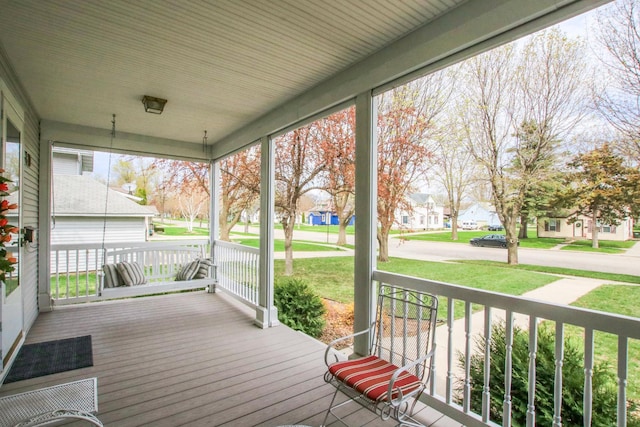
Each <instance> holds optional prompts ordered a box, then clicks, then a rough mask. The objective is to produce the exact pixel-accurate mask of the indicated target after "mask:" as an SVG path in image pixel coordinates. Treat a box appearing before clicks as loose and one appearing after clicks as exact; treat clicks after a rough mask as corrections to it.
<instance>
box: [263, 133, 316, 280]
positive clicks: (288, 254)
mask: <svg viewBox="0 0 640 427" xmlns="http://www.w3.org/2000/svg"><path fill="white" fill-rule="evenodd" d="M320 140H321V135H320V133H319V131H318V124H317V122H314V123H311V124H309V125H306V126H303V127H300V128H297V129H295V130H293V131H291V132H287V133H286V134H284V135H282V136H280V137H278V138H276V139H275V179H276V194H275V207H276V213H277V214H278V216H279V217H280V223H281V224H282V229H283V231H284V250H285V270H284V274H285V275H287V276H290V275H291V274H293V246H292V244H293V227H294V225H295V222H296V218H297V216H298V209H299V206H298V203H299V202H300V198H301V197H302V195H304V194H306V193H307V192H309V191H311V190H312V189H316V188H319V187H318V185H317V178H318V175H319V174H320V173H321V172H323V171H324V170H325V164H324V157H323V156H322V154H321V152H320V151H321V150H320Z"/></svg>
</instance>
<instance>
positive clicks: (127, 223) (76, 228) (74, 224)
mask: <svg viewBox="0 0 640 427" xmlns="http://www.w3.org/2000/svg"><path fill="white" fill-rule="evenodd" d="M51 227H52V230H51V242H52V243H53V244H81V243H102V242H103V240H104V243H112V242H144V241H146V235H145V233H146V222H145V218H143V217H137V218H131V217H127V218H125V217H123V218H109V219H107V221H106V228H105V220H104V218H87V217H84V218H83V217H66V216H65V217H56V218H55V225H54V224H52V226H51ZM103 229H104V239H103Z"/></svg>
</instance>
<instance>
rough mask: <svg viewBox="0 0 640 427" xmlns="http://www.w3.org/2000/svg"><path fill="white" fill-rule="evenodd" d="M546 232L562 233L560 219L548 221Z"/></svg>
mask: <svg viewBox="0 0 640 427" xmlns="http://www.w3.org/2000/svg"><path fill="white" fill-rule="evenodd" d="M544 231H553V232H556V233H557V232H559V231H560V220H559V219H555V218H554V219H549V220H547V221H545V222H544Z"/></svg>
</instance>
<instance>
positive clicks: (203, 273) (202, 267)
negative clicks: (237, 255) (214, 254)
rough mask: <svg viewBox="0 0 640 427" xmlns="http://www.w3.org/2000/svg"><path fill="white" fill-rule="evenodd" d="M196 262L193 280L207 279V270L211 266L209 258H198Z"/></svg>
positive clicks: (211, 262)
mask: <svg viewBox="0 0 640 427" xmlns="http://www.w3.org/2000/svg"><path fill="white" fill-rule="evenodd" d="M198 261H199V263H198V270H197V271H196V274H195V276H193V278H194V279H206V278H207V277H209V268H210V267H211V266H212V265H213V261H212V260H211V258H200V259H199V260H198Z"/></svg>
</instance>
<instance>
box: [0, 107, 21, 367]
mask: <svg viewBox="0 0 640 427" xmlns="http://www.w3.org/2000/svg"><path fill="white" fill-rule="evenodd" d="M1 102H2V104H1V105H2V112H3V114H2V120H1V121H0V123H1V126H2V151H1V155H2V159H1V160H2V162H1V163H0V164H1V167H2V169H4V173H3V176H4V177H6V178H8V179H10V180H11V182H8V183H7V184H8V188H7V190H6V191H7V192H8V193H9V195H8V196H5V197H3V199H5V200H7V201H8V202H9V204H13V203H17V204H18V209H12V210H9V211H6V212H4V216H5V217H6V219H7V220H8V224H11V225H13V226H15V227H18V228H20V226H21V218H20V217H21V215H20V212H21V206H20V204H21V201H22V200H21V197H20V194H21V191H20V183H21V169H22V168H21V164H22V156H21V152H22V150H21V145H20V137H21V135H22V126H23V121H22V119H21V116H20V115H19V114H18V113H17V111H16V110H15V107H14V106H13V105H12V104H11V103H10V102H9V101H8V99H7V97H6V96H3V97H2V100H1ZM5 249H6V251H7V254H6V256H7V257H13V258H15V259H16V260H17V261H18V262H17V263H16V264H14V265H13V268H14V271H11V272H6V273H5V280H4V281H3V282H0V285H1V286H2V292H1V296H0V298H1V299H2V301H1V306H0V307H1V308H0V310H1V311H2V327H1V328H0V334H1V335H2V360H1V363H2V365H0V372H1V371H2V369H1V368H2V367H4V366H5V365H6V363H7V362H8V361H9V359H10V358H11V356H12V355H13V354H14V353H15V352H16V351H17V345H18V344H19V342H20V340H21V339H22V336H23V330H24V316H23V312H22V310H23V304H22V287H21V286H20V251H21V245H20V238H19V234H12V235H11V240H10V241H7V242H5Z"/></svg>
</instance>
